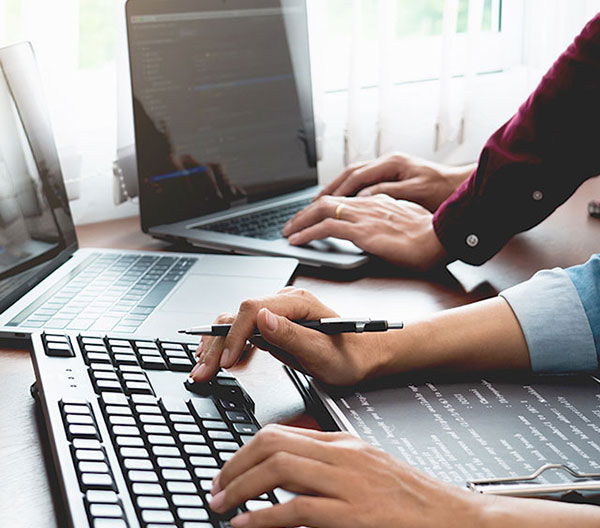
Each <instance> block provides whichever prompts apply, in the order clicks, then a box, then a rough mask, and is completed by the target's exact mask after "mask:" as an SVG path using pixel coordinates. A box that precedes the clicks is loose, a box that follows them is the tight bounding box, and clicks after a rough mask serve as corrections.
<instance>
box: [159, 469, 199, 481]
mask: <svg viewBox="0 0 600 528" xmlns="http://www.w3.org/2000/svg"><path fill="white" fill-rule="evenodd" d="M161 474H162V478H163V479H165V480H184V481H188V480H192V475H190V472H189V471H187V470H185V469H163V470H162V471H161Z"/></svg>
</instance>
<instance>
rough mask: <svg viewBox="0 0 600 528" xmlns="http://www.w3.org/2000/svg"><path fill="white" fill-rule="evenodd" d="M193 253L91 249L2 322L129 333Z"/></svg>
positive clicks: (188, 263) (181, 272)
mask: <svg viewBox="0 0 600 528" xmlns="http://www.w3.org/2000/svg"><path fill="white" fill-rule="evenodd" d="M196 261H197V259H196V258H195V257H172V256H150V255H136V254H132V253H129V254H118V253H117V254H109V253H106V254H101V253H97V254H92V255H90V257H89V258H88V259H86V260H85V261H84V262H82V263H81V264H80V265H79V266H78V267H77V268H75V269H74V270H72V271H71V273H70V274H69V276H68V277H66V278H65V279H63V281H61V282H59V283H58V284H56V285H54V287H52V288H51V289H50V290H49V291H48V292H46V293H45V294H44V296H43V297H42V298H40V299H38V300H37V301H35V302H33V303H32V304H30V305H29V306H28V307H27V308H25V309H24V310H23V311H22V312H21V313H19V314H18V315H17V316H15V317H14V318H13V319H12V320H11V321H10V322H9V323H8V326H27V327H29V328H42V327H43V328H50V329H61V330H62V329H65V330H81V331H83V330H89V331H94V332H123V333H133V332H135V331H136V330H137V328H138V327H139V326H141V325H142V324H143V323H144V321H145V320H146V319H147V318H148V316H149V315H150V314H151V313H152V312H153V311H154V309H155V308H156V307H157V306H158V305H159V304H160V302H161V301H162V300H163V299H164V298H165V297H166V296H167V294H168V293H169V292H170V291H171V290H172V289H173V288H174V287H175V286H176V285H177V283H178V282H179V281H180V280H181V279H182V278H183V277H184V276H185V274H186V273H187V271H188V270H189V269H190V268H191V267H192V266H193V265H194V263H195V262H196Z"/></svg>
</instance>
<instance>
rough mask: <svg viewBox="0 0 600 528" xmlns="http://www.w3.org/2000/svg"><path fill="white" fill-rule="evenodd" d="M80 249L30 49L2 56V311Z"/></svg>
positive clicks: (14, 48)
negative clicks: (77, 246) (77, 247)
mask: <svg viewBox="0 0 600 528" xmlns="http://www.w3.org/2000/svg"><path fill="white" fill-rule="evenodd" d="M75 247H76V238H75V232H74V227H73V222H72V220H71V215H70V211H69V205H68V202H67V197H66V193H65V189H64V185H63V181H62V174H61V171H60V164H59V161H58V156H57V153H56V148H55V145H54V140H53V136H52V130H51V128H50V123H49V120H48V116H47V115H46V112H45V107H44V105H43V98H42V95H41V84H40V79H39V75H38V73H37V69H36V65H35V61H34V57H33V52H32V51H31V47H30V46H29V45H28V44H21V45H17V46H12V47H9V48H5V49H2V50H0V307H1V308H2V309H4V308H5V307H6V306H7V303H9V302H12V301H14V299H15V298H16V297H19V296H20V295H22V294H23V293H24V291H26V290H27V289H29V288H30V287H31V286H32V285H33V284H35V283H37V282H39V281H41V280H42V279H43V278H45V277H46V276H47V275H48V274H49V273H50V271H52V269H54V268H56V267H57V266H58V265H60V264H61V263H62V262H64V260H65V259H66V258H67V257H68V256H69V255H70V254H71V253H72V251H73V250H74V249H75Z"/></svg>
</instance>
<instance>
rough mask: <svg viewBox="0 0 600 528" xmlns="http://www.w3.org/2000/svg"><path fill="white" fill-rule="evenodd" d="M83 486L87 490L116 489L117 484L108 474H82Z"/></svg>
mask: <svg viewBox="0 0 600 528" xmlns="http://www.w3.org/2000/svg"><path fill="white" fill-rule="evenodd" d="M81 484H82V485H83V487H84V488H86V489H110V490H114V489H115V483H114V482H113V479H112V477H111V476H110V475H109V474H108V473H82V474H81Z"/></svg>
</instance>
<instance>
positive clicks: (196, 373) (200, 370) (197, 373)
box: [190, 363, 208, 380]
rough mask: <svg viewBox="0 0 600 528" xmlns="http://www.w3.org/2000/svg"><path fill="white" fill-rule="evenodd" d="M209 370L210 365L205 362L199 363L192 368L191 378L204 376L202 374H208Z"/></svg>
mask: <svg viewBox="0 0 600 528" xmlns="http://www.w3.org/2000/svg"><path fill="white" fill-rule="evenodd" d="M207 370H208V367H207V366H206V364H204V363H198V364H197V365H196V366H195V367H194V368H193V369H192V372H191V373H190V378H192V379H194V380H195V379H196V378H200V377H202V375H204V374H206V371H207Z"/></svg>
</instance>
